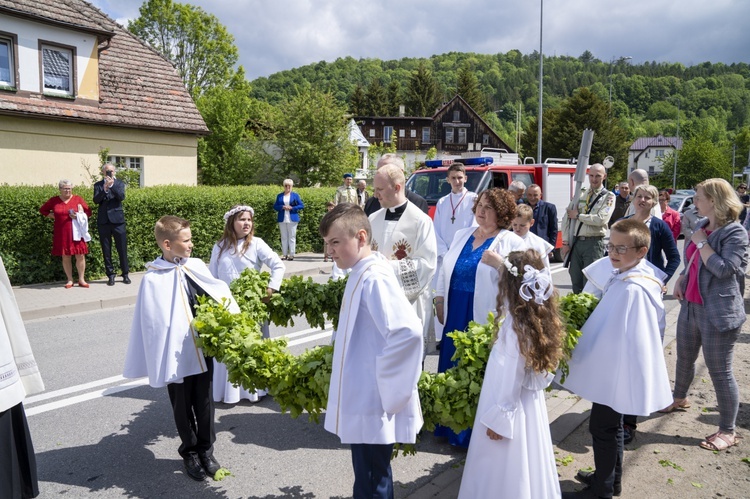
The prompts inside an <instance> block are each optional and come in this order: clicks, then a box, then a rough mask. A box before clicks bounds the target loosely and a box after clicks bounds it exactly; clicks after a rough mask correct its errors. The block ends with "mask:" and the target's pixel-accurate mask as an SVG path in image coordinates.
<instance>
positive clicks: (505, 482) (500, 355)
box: [458, 316, 560, 499]
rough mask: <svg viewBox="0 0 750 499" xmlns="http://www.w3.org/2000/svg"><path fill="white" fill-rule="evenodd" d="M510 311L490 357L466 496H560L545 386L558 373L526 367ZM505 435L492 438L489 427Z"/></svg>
mask: <svg viewBox="0 0 750 499" xmlns="http://www.w3.org/2000/svg"><path fill="white" fill-rule="evenodd" d="M525 364H526V359H525V358H524V357H523V356H522V355H521V354H520V351H519V348H518V337H517V336H516V332H515V331H514V330H513V320H512V318H510V317H509V316H508V317H506V319H505V321H503V324H502V326H501V328H500V332H499V334H498V339H497V342H496V343H495V345H494V346H493V347H492V352H491V353H490V358H489V360H488V361H487V371H486V373H485V375H484V382H483V383H482V393H481V395H480V396H479V405H478V407H477V417H476V420H475V421H474V426H473V428H474V431H473V434H472V436H471V443H470V444H469V452H468V454H467V456H466V468H465V469H464V474H463V478H462V479H461V490H460V492H459V494H458V497H459V498H461V499H479V498H490V497H498V498H500V497H503V498H505V497H507V498H513V499H554V498H558V497H560V484H559V482H558V480H557V467H556V465H555V454H554V449H553V448H552V436H551V435H550V430H549V420H548V418H547V405H546V403H545V400H544V389H545V388H546V387H547V386H548V385H549V384H550V383H551V382H552V375H551V374H548V373H544V374H541V373H536V372H534V371H531V370H530V369H526V367H525ZM488 428H489V429H491V430H492V431H494V432H495V433H497V434H499V435H501V436H502V437H503V438H502V439H500V440H491V439H490V438H489V437H488V436H487V429H488Z"/></svg>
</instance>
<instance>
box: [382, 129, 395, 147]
mask: <svg viewBox="0 0 750 499" xmlns="http://www.w3.org/2000/svg"><path fill="white" fill-rule="evenodd" d="M392 135H393V127H392V126H384V127H383V142H385V143H386V144H390V143H391V136H392Z"/></svg>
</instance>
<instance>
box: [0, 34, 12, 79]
mask: <svg viewBox="0 0 750 499" xmlns="http://www.w3.org/2000/svg"><path fill="white" fill-rule="evenodd" d="M13 59H14V58H13V40H11V39H10V38H6V37H0V86H6V87H15V86H16V78H15V76H16V68H15V66H14V60H13Z"/></svg>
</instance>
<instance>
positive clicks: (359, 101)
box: [349, 83, 367, 116]
mask: <svg viewBox="0 0 750 499" xmlns="http://www.w3.org/2000/svg"><path fill="white" fill-rule="evenodd" d="M349 112H350V113H351V114H353V115H354V116H364V115H365V114H367V97H366V96H365V89H364V88H363V87H362V85H360V84H359V83H358V84H357V86H356V87H354V91H353V92H352V95H350V96H349Z"/></svg>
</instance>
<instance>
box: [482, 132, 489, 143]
mask: <svg viewBox="0 0 750 499" xmlns="http://www.w3.org/2000/svg"><path fill="white" fill-rule="evenodd" d="M489 143H490V134H488V133H485V134H484V135H482V145H483V146H486V145H489Z"/></svg>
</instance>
